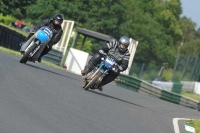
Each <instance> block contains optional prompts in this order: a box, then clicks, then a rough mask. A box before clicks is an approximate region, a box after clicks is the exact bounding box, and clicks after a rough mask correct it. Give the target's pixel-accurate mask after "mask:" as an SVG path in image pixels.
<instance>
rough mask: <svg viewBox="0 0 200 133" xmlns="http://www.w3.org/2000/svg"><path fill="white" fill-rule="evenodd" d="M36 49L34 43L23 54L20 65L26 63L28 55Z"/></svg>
mask: <svg viewBox="0 0 200 133" xmlns="http://www.w3.org/2000/svg"><path fill="white" fill-rule="evenodd" d="M36 47H37V45H36V44H35V43H34V44H33V45H32V46H31V47H30V48H29V49H28V51H27V52H25V53H24V55H23V57H22V58H21V59H20V61H19V62H20V63H26V62H27V61H28V58H29V55H30V53H31V52H32V51H33V50H34V49H35V48H36Z"/></svg>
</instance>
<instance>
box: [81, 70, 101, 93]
mask: <svg viewBox="0 0 200 133" xmlns="http://www.w3.org/2000/svg"><path fill="white" fill-rule="evenodd" d="M102 74H103V73H101V72H99V73H98V74H97V75H95V77H94V78H93V79H92V80H90V82H89V83H88V84H87V85H86V86H85V87H84V89H85V90H88V89H89V88H90V87H91V86H92V85H94V83H95V82H96V80H97V79H98V78H99V77H101V76H102Z"/></svg>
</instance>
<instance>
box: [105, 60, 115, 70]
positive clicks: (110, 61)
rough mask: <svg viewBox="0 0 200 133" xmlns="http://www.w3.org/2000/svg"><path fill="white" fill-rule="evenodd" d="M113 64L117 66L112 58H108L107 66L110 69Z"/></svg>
mask: <svg viewBox="0 0 200 133" xmlns="http://www.w3.org/2000/svg"><path fill="white" fill-rule="evenodd" d="M113 64H115V61H114V60H112V59H110V58H106V60H105V66H106V67H108V68H110V67H111V66H112V65H113Z"/></svg>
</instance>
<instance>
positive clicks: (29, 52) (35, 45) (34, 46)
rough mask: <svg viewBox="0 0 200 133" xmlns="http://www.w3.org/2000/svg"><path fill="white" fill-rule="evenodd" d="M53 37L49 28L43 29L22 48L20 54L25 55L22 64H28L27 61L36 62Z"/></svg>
mask: <svg viewBox="0 0 200 133" xmlns="http://www.w3.org/2000/svg"><path fill="white" fill-rule="evenodd" d="M52 36H53V33H52V31H51V30H50V29H49V27H47V26H44V27H41V28H40V29H39V30H38V31H37V32H35V33H34V35H33V36H32V37H31V38H30V39H29V40H28V41H27V42H26V43H24V44H23V45H22V46H21V49H20V52H21V54H23V56H22V58H21V59H20V63H26V62H27V61H32V62H35V61H36V60H37V59H38V57H39V56H40V54H41V52H42V51H43V49H44V48H45V47H46V45H47V43H48V42H49V41H50V40H51V38H52Z"/></svg>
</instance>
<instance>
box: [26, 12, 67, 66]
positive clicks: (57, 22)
mask: <svg viewBox="0 0 200 133" xmlns="http://www.w3.org/2000/svg"><path fill="white" fill-rule="evenodd" d="M63 20H64V17H63V15H62V14H56V15H55V16H54V17H53V19H45V20H43V21H42V22H40V23H39V24H37V25H36V26H35V27H34V29H33V30H32V31H31V33H30V34H29V36H28V37H27V39H26V40H28V39H29V38H30V37H31V36H32V35H33V34H34V33H35V32H36V31H37V30H39V29H40V28H41V27H43V26H48V27H49V28H50V29H51V30H52V31H53V37H52V39H51V40H50V41H49V43H48V45H47V46H46V47H45V48H44V50H43V51H42V53H41V54H40V56H39V57H38V62H41V58H42V56H44V55H45V54H47V53H48V52H49V51H50V50H51V49H52V46H53V45H54V44H56V43H58V42H59V41H60V39H61V37H62V34H63V29H62V27H61V24H62V22H63Z"/></svg>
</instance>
